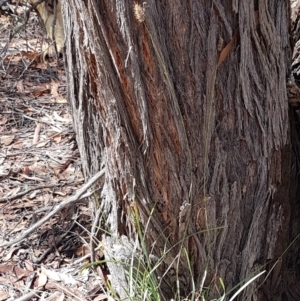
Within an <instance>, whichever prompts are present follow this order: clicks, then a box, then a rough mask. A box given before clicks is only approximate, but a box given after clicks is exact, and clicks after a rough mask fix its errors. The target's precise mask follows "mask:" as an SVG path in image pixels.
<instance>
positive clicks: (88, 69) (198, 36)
mask: <svg viewBox="0 0 300 301" xmlns="http://www.w3.org/2000/svg"><path fill="white" fill-rule="evenodd" d="M135 5H139V6H136V7H135V8H136V11H135V12H134V7H133V2H132V1H123V0H122V1H118V0H115V1H112V0H107V1H106V0H102V1H95V0H87V1H81V0H68V1H65V2H64V3H63V6H64V20H65V33H66V66H67V73H68V81H69V99H70V104H71V107H72V110H73V118H74V127H75V130H76V133H77V141H78V145H79V149H80V153H81V158H82V161H83V171H84V173H85V175H86V177H90V176H91V175H93V174H94V173H95V172H97V171H98V170H99V169H100V167H101V166H102V165H103V166H105V168H106V179H105V186H104V191H103V193H102V197H103V199H102V204H101V206H102V209H103V211H104V213H105V215H106V223H105V225H106V227H107V228H108V229H109V231H110V232H111V233H112V234H114V235H119V236H120V235H125V236H127V237H128V239H129V241H132V240H133V239H134V236H135V233H136V225H135V223H134V222H133V220H132V216H131V213H130V211H131V208H133V207H135V206H137V208H138V212H139V217H140V222H141V224H142V225H145V224H146V222H147V220H148V218H149V216H150V212H151V210H152V208H154V213H153V216H152V218H151V221H150V227H149V228H148V232H147V239H148V241H147V244H148V246H149V248H150V246H151V244H153V243H154V242H155V247H154V250H155V251H154V252H155V254H156V256H158V257H160V256H161V254H162V250H163V249H164V247H165V246H167V249H169V248H170V252H169V253H168V255H167V256H166V258H165V266H163V265H162V266H161V271H160V272H161V273H163V272H164V271H165V270H166V268H167V267H168V265H169V264H171V263H174V262H175V263H176V264H174V265H173V267H172V269H170V271H169V274H168V276H167V277H165V280H166V283H165V285H163V286H162V295H163V296H164V297H165V298H170V297H171V296H174V292H172V289H173V288H174V287H176V283H175V282H173V280H174V279H175V278H176V277H172V276H173V275H175V274H176V269H177V261H176V260H175V261H174V258H179V259H180V262H179V264H178V265H179V271H178V273H179V276H178V277H179V280H180V283H181V293H182V294H183V295H185V294H187V293H188V292H189V291H190V290H191V278H192V277H191V275H190V272H189V270H188V267H187V262H186V258H185V257H184V256H177V255H178V254H180V252H181V251H182V247H185V248H186V249H187V252H188V255H189V260H190V263H191V266H192V272H193V279H194V280H195V283H196V287H197V288H199V283H200V280H201V279H202V277H203V274H204V270H205V269H207V272H208V275H207V281H206V285H207V286H209V287H210V291H209V294H210V295H211V296H217V295H218V293H217V291H216V289H215V288H216V286H218V281H217V279H218V278H219V277H221V278H222V279H224V282H225V283H226V287H227V288H231V287H232V286H234V285H236V284H237V283H239V282H240V281H241V280H243V279H245V278H246V277H248V276H249V275H250V274H252V273H257V272H258V271H259V270H263V269H267V270H268V272H271V274H270V275H269V277H268V278H267V280H266V281H265V282H263V284H262V285H261V286H259V288H258V289H256V290H255V288H257V287H258V284H259V282H255V283H254V284H253V285H251V286H250V287H248V288H247V289H246V290H245V291H244V293H243V294H242V295H241V297H240V300H245V299H246V297H249V296H250V300H296V299H293V297H289V299H285V297H286V296H287V295H289V296H291V295H292V294H291V293H288V291H289V288H288V287H287V285H286V282H285V281H283V277H282V276H283V272H284V271H287V266H288V262H289V261H288V259H287V258H286V257H285V258H283V261H281V259H282V258H281V255H282V254H283V253H284V251H285V250H286V248H287V247H288V245H289V243H290V242H291V241H292V239H293V238H294V237H295V233H297V231H298V230H299V225H298V224H297V223H296V224H295V223H294V224H293V221H292V217H293V218H295V214H296V215H297V214H298V212H299V210H298V207H299V205H297V203H296V201H295V200H296V198H295V196H296V194H297V189H291V188H293V186H292V185H295V183H296V180H295V173H296V170H295V169H292V167H291V166H293V165H292V162H293V161H292V160H293V158H292V151H291V150H292V148H291V139H290V128H289V114H288V102H287V91H286V78H287V76H288V74H289V66H290V59H291V46H290V37H289V2H288V1H287V0H277V1H271V2H268V1H264V0H263V1H249V0H240V1H235V0H227V1H219V0H214V1H210V0H205V1H179V0H177V1H170V2H168V1H147V2H146V3H144V4H142V3H141V2H139V1H137V2H136V3H135ZM291 120H292V121H293V120H294V119H293V117H291ZM292 206H293V210H294V212H293V214H292V215H291V208H292ZM189 208H190V210H189ZM178 242H179V243H178ZM176 256H177V257H176ZM295 279H296V278H295ZM260 280H263V279H260ZM285 280H287V278H286V279H285ZM167 284H170V287H168V285H167Z"/></svg>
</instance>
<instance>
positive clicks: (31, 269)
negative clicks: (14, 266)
mask: <svg viewBox="0 0 300 301" xmlns="http://www.w3.org/2000/svg"><path fill="white" fill-rule="evenodd" d="M25 266H26V269H27V270H28V271H30V272H33V271H34V268H33V266H32V262H30V261H29V260H25Z"/></svg>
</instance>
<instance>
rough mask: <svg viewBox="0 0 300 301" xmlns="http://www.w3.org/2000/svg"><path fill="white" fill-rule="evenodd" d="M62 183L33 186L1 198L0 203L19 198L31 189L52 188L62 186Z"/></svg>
mask: <svg viewBox="0 0 300 301" xmlns="http://www.w3.org/2000/svg"><path fill="white" fill-rule="evenodd" d="M62 185H63V184H52V185H41V186H37V187H33V188H30V189H28V190H26V191H23V192H20V193H18V194H16V195H11V196H9V197H5V198H1V199H0V203H6V202H9V201H12V200H15V199H18V198H21V197H23V196H24V195H26V194H28V193H30V192H32V191H35V190H38V189H44V188H53V187H58V186H62Z"/></svg>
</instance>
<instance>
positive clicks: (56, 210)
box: [0, 168, 105, 247]
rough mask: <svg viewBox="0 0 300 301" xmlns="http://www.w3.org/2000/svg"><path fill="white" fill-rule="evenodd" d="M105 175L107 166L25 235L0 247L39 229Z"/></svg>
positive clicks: (11, 243) (6, 245)
mask: <svg viewBox="0 0 300 301" xmlns="http://www.w3.org/2000/svg"><path fill="white" fill-rule="evenodd" d="M104 175H105V168H103V169H102V170H100V171H99V172H97V173H96V174H95V175H94V176H93V177H92V178H91V179H90V180H89V181H88V182H87V183H86V184H84V185H83V186H82V187H81V188H80V189H79V190H77V192H76V194H75V195H72V196H71V197H69V198H68V199H67V200H65V201H63V202H61V203H60V204H58V205H56V206H55V207H54V208H53V210H52V211H51V212H49V213H48V214H47V215H46V216H44V217H43V218H42V219H40V220H39V221H38V222H36V223H35V224H33V225H32V226H31V227H30V228H28V229H27V230H25V231H24V232H23V235H21V237H19V238H16V239H15V240H13V241H10V242H6V243H3V244H0V247H10V246H12V245H14V244H16V243H18V242H20V241H22V240H23V239H24V238H26V237H27V236H28V235H29V234H31V233H32V232H33V231H35V230H36V229H38V228H39V227H40V226H42V225H43V224H44V223H45V222H46V221H48V220H49V219H50V218H51V217H53V216H54V215H55V214H57V213H58V212H60V211H61V210H62V209H64V208H65V207H67V206H68V205H70V204H73V203H75V202H76V201H77V200H78V199H80V197H81V196H82V195H83V194H84V193H85V191H86V190H87V189H89V188H90V187H91V186H92V185H93V184H94V183H95V182H97V181H98V180H99V179H100V178H101V177H103V176H104Z"/></svg>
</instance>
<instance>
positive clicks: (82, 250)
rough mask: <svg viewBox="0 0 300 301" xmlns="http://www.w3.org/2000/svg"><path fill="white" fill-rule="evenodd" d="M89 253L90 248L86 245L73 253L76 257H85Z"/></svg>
mask: <svg viewBox="0 0 300 301" xmlns="http://www.w3.org/2000/svg"><path fill="white" fill-rule="evenodd" d="M89 253H90V248H89V246H88V245H86V244H85V245H83V246H81V247H80V248H78V249H77V250H76V251H75V254H76V256H77V257H81V256H85V255H87V254H89Z"/></svg>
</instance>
